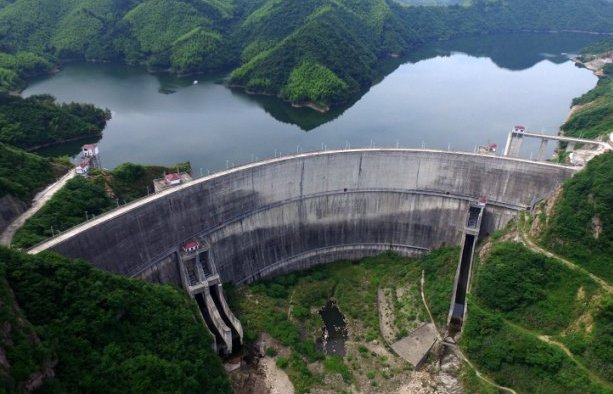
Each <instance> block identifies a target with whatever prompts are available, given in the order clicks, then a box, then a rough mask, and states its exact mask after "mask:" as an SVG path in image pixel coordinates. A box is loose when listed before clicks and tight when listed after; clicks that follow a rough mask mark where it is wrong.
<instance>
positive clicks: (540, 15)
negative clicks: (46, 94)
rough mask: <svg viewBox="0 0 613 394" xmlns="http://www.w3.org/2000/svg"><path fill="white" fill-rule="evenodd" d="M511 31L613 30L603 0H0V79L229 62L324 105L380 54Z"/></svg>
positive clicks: (278, 90) (358, 82)
mask: <svg viewBox="0 0 613 394" xmlns="http://www.w3.org/2000/svg"><path fill="white" fill-rule="evenodd" d="M439 3H440V2H439ZM444 3H446V2H444ZM519 30H539V31H550V30H557V31H559V30H581V31H596V32H613V4H611V3H610V2H607V1H605V0H493V1H492V0H473V1H471V2H470V5H448V6H443V7H441V6H436V7H422V6H406V5H403V4H401V3H400V2H396V1H394V0H305V1H290V0H125V1H117V0H13V1H11V0H4V1H0V52H3V53H5V55H2V56H0V87H2V86H4V87H5V88H16V87H19V84H20V83H22V81H23V80H24V79H25V78H27V77H28V76H29V75H32V74H36V73H40V72H45V71H46V70H48V69H49V63H48V62H49V61H50V63H51V64H53V63H56V62H58V61H64V60H83V59H85V60H92V61H100V60H104V61H120V62H125V63H128V64H143V65H146V66H148V67H149V68H150V69H154V70H168V71H171V72H176V73H190V72H208V71H213V70H220V69H227V70H231V69H234V72H233V73H232V83H233V84H235V85H239V86H243V87H245V88H246V89H247V90H250V91H253V92H259V93H267V94H276V95H281V96H282V97H283V98H285V99H288V100H291V101H294V102H298V103H301V102H313V103H315V104H317V105H318V106H320V107H327V106H329V105H333V104H336V103H339V102H343V101H346V100H347V99H348V98H349V97H351V96H352V95H355V94H356V93H357V92H359V91H360V90H363V89H365V88H368V87H369V86H370V85H372V83H373V82H374V81H375V80H377V79H378V78H380V77H381V76H382V75H381V73H382V72H381V70H380V63H381V59H382V58H384V57H386V56H389V55H394V56H396V55H398V54H401V53H406V52H407V51H410V49H411V48H413V47H415V46H416V45H418V44H420V43H422V42H425V41H430V40H437V39H445V38H449V37H451V36H455V35H459V34H472V33H480V34H484V33H489V32H502V31H504V32H508V31H519ZM41 56H42V58H41Z"/></svg>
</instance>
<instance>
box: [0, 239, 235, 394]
mask: <svg viewBox="0 0 613 394" xmlns="http://www.w3.org/2000/svg"><path fill="white" fill-rule="evenodd" d="M0 273H3V274H4V275H3V276H2V278H1V280H2V282H0V283H8V284H9V285H10V286H11V287H12V290H13V291H14V294H15V297H16V299H17V302H18V303H19V306H20V307H21V310H22V311H23V315H24V316H25V317H26V318H27V319H28V320H29V323H30V324H31V325H32V326H33V327H34V329H35V330H36V332H37V334H38V336H39V338H40V341H41V342H40V344H37V345H35V346H32V343H31V342H30V343H25V344H24V345H23V351H24V352H23V353H19V354H17V355H16V354H15V353H14V352H11V353H9V357H10V358H9V360H10V361H11V362H12V365H14V366H15V367H17V366H20V368H22V369H23V370H24V371H29V370H31V369H32V367H31V366H30V365H28V364H26V362H28V361H34V365H36V362H39V359H40V356H41V354H42V356H45V355H47V354H49V353H52V354H53V356H54V357H55V358H57V365H56V366H55V368H54V369H55V374H56V375H55V379H54V380H51V381H50V382H48V384H47V389H48V391H51V392H66V391H70V392H143V393H144V392H177V391H178V392H229V391H230V386H229V383H228V380H227V377H226V374H225V372H224V370H223V367H222V365H221V362H220V360H219V358H218V357H217V355H215V354H214V352H213V351H212V350H211V347H210V341H211V340H210V336H209V334H208V332H207V330H206V328H205V327H204V323H203V322H202V321H201V319H200V318H199V317H197V316H198V312H196V309H195V304H194V303H193V302H191V301H190V300H189V299H188V298H187V296H186V295H185V294H184V293H182V292H179V291H177V290H176V289H174V288H172V287H169V286H160V285H153V284H149V283H145V282H142V281H138V280H132V279H127V278H123V277H119V276H115V275H112V274H109V273H106V272H103V271H100V270H98V269H96V268H93V267H92V266H91V265H90V264H88V263H86V262H83V261H78V260H75V261H73V260H69V259H67V258H64V257H60V256H57V255H54V254H50V253H49V254H42V255H37V256H30V255H26V254H23V253H20V252H15V251H9V250H7V249H0ZM5 281H6V282H5ZM3 289H6V287H3ZM3 300H5V298H3ZM24 324H27V323H24ZM27 333H28V330H25V329H24V330H23V332H22V335H27ZM22 342H23V341H22ZM41 349H42V350H41ZM19 359H22V360H21V364H20V363H19V361H20V360H19ZM11 373H15V375H14V376H13V378H17V377H19V378H21V377H22V376H23V372H20V373H19V375H17V372H16V371H15V372H14V371H11Z"/></svg>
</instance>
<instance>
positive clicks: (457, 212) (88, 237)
mask: <svg viewBox="0 0 613 394" xmlns="http://www.w3.org/2000/svg"><path fill="white" fill-rule="evenodd" d="M575 171H576V169H574V168H571V167H566V166H561V165H556V164H550V163H542V162H534V161H528V160H522V159H517V158H509V157H497V156H489V155H480V154H474V153H461V152H447V151H436V150H425V149H350V150H338V151H324V152H315V153H304V154H297V155H293V156H288V157H281V158H275V159H270V160H265V161H261V162H256V163H251V164H247V165H243V166H240V167H237V168H233V169H230V170H226V171H223V172H219V173H216V174H214V175H211V176H207V177H204V178H199V179H196V180H194V181H192V182H189V183H186V184H183V185H180V186H177V187H175V188H172V189H168V190H165V191H163V192H160V193H158V194H155V195H151V196H149V197H147V198H144V199H141V200H139V201H135V202H133V203H131V204H128V205H125V206H122V207H119V208H117V209H115V210H113V211H111V212H109V213H107V214H105V215H101V216H99V217H97V218H95V219H93V220H90V221H88V222H86V223H84V224H82V225H80V226H77V227H75V228H73V229H71V230H68V231H66V232H64V233H62V234H60V235H59V236H56V237H55V238H52V239H50V240H48V241H47V242H45V243H43V244H40V245H37V246H36V247H34V248H32V249H31V250H30V253H38V252H40V251H43V250H46V249H50V250H54V251H56V252H59V253H61V254H63V255H66V256H69V257H78V258H83V259H86V260H88V261H90V262H91V263H93V264H94V265H95V266H97V267H99V268H102V269H105V270H107V271H111V272H114V273H117V274H121V275H125V276H130V277H138V278H142V279H146V280H150V281H155V282H165V283H174V284H176V285H179V286H180V285H183V286H184V287H187V288H188V289H189V290H190V292H192V291H191V290H194V292H196V290H197V289H199V288H201V287H202V286H200V287H199V285H198V284H199V283H201V282H203V281H206V280H208V279H210V278H214V282H211V285H212V284H215V283H219V282H221V281H223V282H234V283H237V284H241V283H249V282H252V281H254V280H257V279H259V278H264V277H270V276H274V275H277V274H281V273H286V272H289V271H292V270H298V269H305V268H309V267H311V266H313V265H316V264H321V263H325V262H331V261H334V260H339V259H356V258H361V257H365V256H369V255H374V254H378V253H381V252H383V251H388V250H392V251H395V252H398V253H400V254H403V255H414V254H419V253H422V252H424V251H428V250H430V249H432V248H436V247H440V246H443V245H460V244H462V245H463V244H465V243H466V241H465V240H464V236H465V233H466V228H465V227H466V226H465V223H466V218H467V212H470V209H471V206H473V205H474V203H475V201H476V200H477V199H478V198H479V197H481V196H484V197H485V198H486V200H487V207H486V209H484V210H483V212H482V215H481V216H480V217H479V230H480V232H479V233H478V234H480V235H481V236H483V235H487V234H489V233H491V232H493V231H495V230H496V229H500V228H502V227H503V226H504V225H505V224H506V223H507V222H508V221H509V220H511V219H512V218H513V217H515V216H516V215H517V213H518V212H519V211H521V210H526V209H530V208H531V207H532V206H533V205H534V204H535V203H536V202H537V201H539V200H541V199H542V198H544V197H546V196H547V195H549V194H550V193H551V192H552V191H553V190H554V189H555V188H556V187H557V186H559V185H560V184H561V183H562V182H563V181H564V180H565V179H566V178H569V177H570V176H572V174H573V173H574V172H575ZM475 234H476V233H475ZM194 240H196V241H197V242H198V244H199V245H202V247H201V249H202V250H203V251H206V253H200V252H197V253H195V257H194V256H192V255H189V254H187V255H186V254H185V253H183V252H184V250H183V249H182V248H181V245H185V243H186V242H189V241H194ZM472 240H473V239H472V238H471V242H472ZM474 241H475V242H476V239H475V240H474ZM471 253H472V251H471ZM471 259H472V258H471ZM188 260H190V261H193V262H195V263H194V264H192V266H191V268H190V269H187V270H186V269H182V264H184V263H185V261H188ZM197 263H199V264H197ZM194 267H196V268H194ZM458 275H459V269H458ZM464 276H465V275H464ZM205 287H206V286H205ZM460 287H462V286H460ZM464 287H466V286H464ZM194 292H192V294H194ZM213 298H215V295H214V294H213ZM222 298H223V297H222ZM199 303H201V304H202V303H205V302H204V300H201V301H199ZM452 303H453V300H452ZM221 304H225V302H222V303H221ZM218 306H219V305H218ZM203 307H206V305H201V309H202V308H203ZM220 308H222V309H223V308H225V306H224V305H221V306H220ZM452 309H453V305H452ZM230 315H231V313H230ZM222 317H223V316H222ZM232 318H233V316H230V320H231V319H232ZM225 320H226V323H228V324H227V325H228V326H229V325H231V324H230V323H231V322H228V321H227V320H228V319H225ZM228 335H229V334H228Z"/></svg>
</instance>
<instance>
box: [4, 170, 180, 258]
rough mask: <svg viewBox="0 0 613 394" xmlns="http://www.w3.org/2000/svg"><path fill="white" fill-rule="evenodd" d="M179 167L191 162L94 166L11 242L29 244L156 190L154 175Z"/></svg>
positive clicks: (24, 226) (15, 244)
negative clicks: (110, 169) (107, 166)
mask: <svg viewBox="0 0 613 394" xmlns="http://www.w3.org/2000/svg"><path fill="white" fill-rule="evenodd" d="M177 169H179V170H180V171H188V172H189V171H190V170H191V168H190V165H189V163H181V164H178V165H177V166H175V167H163V166H143V165H139V164H133V163H124V164H121V165H119V166H117V167H116V168H115V169H114V170H112V171H107V170H98V169H92V170H91V172H90V176H88V177H81V176H79V177H76V178H74V179H71V180H69V181H68V182H67V183H66V185H65V186H64V187H63V188H62V189H61V190H60V191H58V192H57V193H56V194H55V195H54V196H53V197H52V198H51V199H50V200H49V202H47V203H46V204H45V206H44V207H43V208H41V210H40V211H38V212H37V213H36V214H34V215H33V216H32V217H31V218H30V219H28V220H27V221H26V222H25V224H24V225H23V226H22V227H21V228H20V229H19V230H17V232H16V234H15V236H14V238H13V242H12V245H14V246H15V247H19V248H28V247H30V246H33V245H35V244H37V243H39V242H42V241H44V240H45V239H47V238H49V237H51V236H52V235H53V234H56V233H58V232H60V231H64V230H67V229H69V228H71V227H73V226H76V225H77V224H79V223H82V222H84V221H85V220H87V219H91V218H93V217H95V216H98V215H100V214H102V213H104V212H106V211H109V210H111V209H113V208H115V207H117V206H119V205H120V204H126V203H128V202H130V201H132V200H135V199H137V198H141V197H144V196H146V195H147V194H148V193H153V184H152V182H153V179H155V178H161V177H163V176H164V173H170V172H176V171H177Z"/></svg>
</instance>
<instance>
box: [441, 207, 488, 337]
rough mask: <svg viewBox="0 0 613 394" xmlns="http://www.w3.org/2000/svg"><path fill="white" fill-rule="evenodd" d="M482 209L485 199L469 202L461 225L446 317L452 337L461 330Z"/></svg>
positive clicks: (483, 208)
mask: <svg viewBox="0 0 613 394" xmlns="http://www.w3.org/2000/svg"><path fill="white" fill-rule="evenodd" d="M484 210H485V199H484V198H483V197H482V198H480V199H479V202H478V203H471V204H470V205H469V207H468V212H467V213H466V220H465V221H464V226H463V235H462V247H461V253H460V258H459V261H458V268H457V270H456V275H455V280H454V285H453V292H452V296H451V305H450V308H449V316H448V319H447V330H448V335H449V336H452V337H453V336H455V335H456V334H457V333H459V332H460V331H461V330H462V326H463V323H464V318H465V316H466V306H467V302H466V294H467V293H468V290H469V289H470V279H471V274H472V264H473V257H474V254H475V247H476V245H477V240H478V238H479V232H480V230H481V223H482V220H483V213H484Z"/></svg>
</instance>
